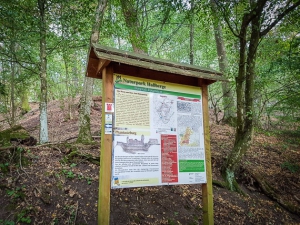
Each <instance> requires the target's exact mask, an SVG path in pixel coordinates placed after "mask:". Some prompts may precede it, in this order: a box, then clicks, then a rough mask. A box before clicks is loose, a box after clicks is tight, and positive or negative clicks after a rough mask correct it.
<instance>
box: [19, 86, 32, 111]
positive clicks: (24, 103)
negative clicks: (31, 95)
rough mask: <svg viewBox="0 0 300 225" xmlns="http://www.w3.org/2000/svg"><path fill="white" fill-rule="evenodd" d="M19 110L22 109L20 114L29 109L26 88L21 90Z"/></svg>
mask: <svg viewBox="0 0 300 225" xmlns="http://www.w3.org/2000/svg"><path fill="white" fill-rule="evenodd" d="M21 110H22V114H25V113H27V112H29V111H30V106H29V101H28V92H27V90H22V91H21Z"/></svg>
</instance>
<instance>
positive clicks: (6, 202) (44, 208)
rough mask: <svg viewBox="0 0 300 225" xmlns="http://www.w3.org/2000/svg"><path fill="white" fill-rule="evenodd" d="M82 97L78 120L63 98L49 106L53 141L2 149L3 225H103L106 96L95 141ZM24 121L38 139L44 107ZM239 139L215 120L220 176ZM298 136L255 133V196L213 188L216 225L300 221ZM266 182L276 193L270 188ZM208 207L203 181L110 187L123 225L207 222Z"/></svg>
mask: <svg viewBox="0 0 300 225" xmlns="http://www.w3.org/2000/svg"><path fill="white" fill-rule="evenodd" d="M77 101H78V99H77ZM77 101H75V102H74V113H75V114H74V118H73V119H72V120H69V119H66V118H67V116H66V115H67V112H66V106H65V105H62V103H61V102H59V101H53V102H50V103H49V107H48V113H49V118H48V120H49V121H48V125H49V138H50V142H51V143H50V144H48V145H42V146H19V148H16V149H15V150H13V151H2V152H1V154H2V157H1V159H0V168H1V172H0V187H1V189H0V205H1V206H2V207H0V224H1V221H2V224H5V223H4V221H6V222H7V224H9V223H8V222H11V221H14V222H18V223H20V224H89V225H93V224H97V222H96V221H97V198H98V174H99V165H98V163H97V162H98V161H99V151H100V143H99V138H97V136H99V134H100V127H101V124H100V122H101V111H100V109H101V107H100V106H101V101H100V99H99V98H96V100H95V101H94V104H95V105H94V107H93V109H92V114H91V123H92V133H93V134H94V136H96V137H95V144H94V145H78V144H75V143H74V141H75V140H76V136H77V134H78V111H77V106H76V104H77ZM19 123H20V124H21V125H22V126H23V127H24V128H25V129H26V130H27V131H28V132H29V133H30V134H31V135H32V136H34V137H35V138H38V125H39V112H38V106H37V105H32V110H31V111H30V112H28V113H27V114H26V115H24V116H23V117H22V118H21V120H20V122H19ZM4 127H5V126H2V129H4ZM233 140H234V129H233V128H231V127H229V126H227V125H216V124H214V123H213V122H211V150H212V166H213V179H215V180H219V181H220V180H221V177H220V172H219V171H220V167H221V165H222V162H223V160H224V159H225V157H226V155H227V153H228V151H229V150H230V149H231V147H232V146H233ZM299 140H300V138H299V136H292V134H281V135H280V136H279V135H277V136H275V135H267V134H264V133H256V134H255V137H254V144H253V147H252V148H251V149H250V150H249V151H248V153H247V155H246V156H245V159H244V160H243V164H242V169H241V171H240V174H241V176H240V177H239V179H238V180H239V182H240V183H241V186H242V188H243V190H244V191H245V193H247V195H248V196H242V195H239V194H237V193H234V192H230V191H228V190H225V189H223V188H220V187H218V186H214V188H213V193H214V218H215V224H220V225H221V224H222V225H223V224H300V213H299V209H300V192H299V190H300V171H299V167H300V165H299V162H300V146H299V145H300V141H299ZM53 143H55V144H53ZM18 152H21V155H18ZM258 181H261V184H263V185H265V186H261V185H259V183H258ZM266 185H268V186H267V187H269V189H271V190H272V193H274V195H273V196H266V195H265V194H264V193H263V191H264V187H266ZM274 199H276V200H277V201H275V200H274ZM201 209H202V205H201V186H200V185H180V186H163V187H146V188H132V189H120V190H112V192H111V224H116V225H119V224H131V225H133V224H149V225H150V224H169V225H172V224H183V225H188V224H191V225H192V224H202V221H201V220H202V211H201ZM287 209H289V211H288V210H287ZM290 211H294V213H291V212H290Z"/></svg>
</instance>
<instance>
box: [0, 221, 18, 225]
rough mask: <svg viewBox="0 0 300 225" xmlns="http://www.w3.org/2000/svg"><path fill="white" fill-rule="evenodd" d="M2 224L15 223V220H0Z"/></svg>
mask: <svg viewBox="0 0 300 225" xmlns="http://www.w3.org/2000/svg"><path fill="white" fill-rule="evenodd" d="M0 224H2V225H15V222H14V221H11V220H0Z"/></svg>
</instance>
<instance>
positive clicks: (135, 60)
mask: <svg viewBox="0 0 300 225" xmlns="http://www.w3.org/2000/svg"><path fill="white" fill-rule="evenodd" d="M108 65H112V66H113V68H114V71H115V72H117V73H121V74H127V75H132V76H133V75H137V76H139V75H138V74H149V75H148V76H146V77H145V78H150V79H151V78H152V76H151V74H157V76H156V78H155V77H154V78H153V79H158V80H160V79H161V78H162V77H164V75H165V77H167V78H168V79H162V80H164V81H169V82H176V80H178V81H179V80H183V79H186V78H185V77H190V78H191V79H193V80H194V81H197V80H198V82H196V83H199V81H200V82H201V83H202V82H205V84H211V83H214V82H216V81H226V78H224V77H222V74H221V73H220V72H218V71H215V70H211V69H206V68H202V67H198V66H194V65H189V64H185V63H178V62H173V61H169V60H164V59H159V58H154V57H150V56H147V55H143V54H138V53H134V52H128V51H122V50H118V49H115V48H110V47H106V46H102V45H98V44H93V45H92V47H91V49H90V54H89V61H88V66H87V76H88V77H93V78H98V79H101V78H102V70H103V68H105V67H106V66H108ZM132 73H134V74H132ZM149 76H151V77H149ZM141 77H142V76H141ZM176 83H179V82H176ZM196 86H198V85H196Z"/></svg>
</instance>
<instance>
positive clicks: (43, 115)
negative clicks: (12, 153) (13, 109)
mask: <svg viewBox="0 0 300 225" xmlns="http://www.w3.org/2000/svg"><path fill="white" fill-rule="evenodd" d="M38 9H39V20H40V24H39V29H40V73H39V76H40V82H41V87H40V88H41V89H40V90H41V96H40V143H41V144H43V143H46V142H48V119H47V52H46V46H47V42H46V30H47V24H46V0H38Z"/></svg>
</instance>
